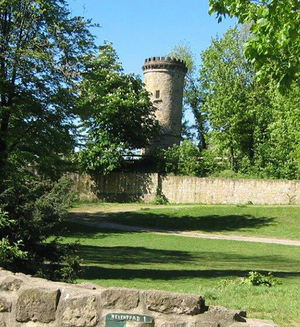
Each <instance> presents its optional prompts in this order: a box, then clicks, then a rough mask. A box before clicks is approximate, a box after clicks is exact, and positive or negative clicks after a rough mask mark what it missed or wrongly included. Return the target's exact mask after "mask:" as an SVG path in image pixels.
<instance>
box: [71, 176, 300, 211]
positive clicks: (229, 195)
mask: <svg viewBox="0 0 300 327" xmlns="http://www.w3.org/2000/svg"><path fill="white" fill-rule="evenodd" d="M71 178H72V179H73V180H74V181H75V185H76V189H77V191H78V192H79V195H80V198H81V199H86V200H104V201H109V202H114V201H115V202H135V201H143V202H145V203H150V202H154V201H155V199H156V196H157V195H160V196H162V197H163V198H164V199H165V200H166V201H167V202H168V203H203V204H269V205H271V204H300V181H287V180H263V179H259V180H255V179H225V178H199V177H182V176H161V175H159V174H137V173H112V174H110V175H107V176H98V177H94V178H92V177H90V176H88V175H71Z"/></svg>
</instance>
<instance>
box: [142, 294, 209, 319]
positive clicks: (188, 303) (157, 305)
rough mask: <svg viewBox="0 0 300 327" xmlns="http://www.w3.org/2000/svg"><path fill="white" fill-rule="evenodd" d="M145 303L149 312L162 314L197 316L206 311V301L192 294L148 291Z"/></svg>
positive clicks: (145, 295)
mask: <svg viewBox="0 0 300 327" xmlns="http://www.w3.org/2000/svg"><path fill="white" fill-rule="evenodd" d="M144 301H145V305H146V308H147V309H148V310H150V311H157V312H161V313H168V314H169V313H172V314H186V315H196V314H198V313H200V312H203V311H205V305H204V299H203V298H202V297H201V296H196V295H190V294H176V293H169V292H162V291H160V292H159V291H146V292H144Z"/></svg>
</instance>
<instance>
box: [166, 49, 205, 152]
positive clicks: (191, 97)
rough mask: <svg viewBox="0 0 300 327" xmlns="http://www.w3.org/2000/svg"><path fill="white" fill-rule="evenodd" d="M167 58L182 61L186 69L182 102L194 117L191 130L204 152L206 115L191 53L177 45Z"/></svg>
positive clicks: (189, 50)
mask: <svg viewBox="0 0 300 327" xmlns="http://www.w3.org/2000/svg"><path fill="white" fill-rule="evenodd" d="M168 57H173V58H176V59H181V60H184V61H185V63H186V66H187V68H188V72H187V75H186V77H185V83H184V90H183V101H184V104H185V106H186V107H187V108H189V109H191V111H192V113H193V115H194V119H195V124H194V125H193V126H191V128H194V129H196V133H197V139H198V147H199V149H204V150H205V149H206V148H207V141H206V136H207V135H206V134H207V115H206V113H205V112H203V110H202V105H203V96H202V94H201V89H200V83H199V77H198V76H197V72H196V67H195V60H194V57H193V53H192V51H191V49H190V48H189V47H188V46H187V45H178V46H175V47H174V48H173V49H172V51H171V52H170V53H169V54H168ZM184 108H185V107H184Z"/></svg>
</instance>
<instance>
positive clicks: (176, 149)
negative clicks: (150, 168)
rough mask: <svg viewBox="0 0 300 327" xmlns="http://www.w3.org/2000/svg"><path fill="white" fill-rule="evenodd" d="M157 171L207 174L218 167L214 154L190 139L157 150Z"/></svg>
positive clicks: (187, 174)
mask: <svg viewBox="0 0 300 327" xmlns="http://www.w3.org/2000/svg"><path fill="white" fill-rule="evenodd" d="M156 156H157V158H158V160H157V161H158V171H159V172H161V173H164V174H170V173H172V174H175V175H185V176H200V177H202V176H208V175H209V174H211V173H212V172H214V171H216V170H218V169H219V168H220V167H219V165H218V162H217V160H216V159H215V157H214V155H213V154H211V153H210V152H209V151H206V150H201V151H200V150H199V148H198V147H197V146H196V145H195V144H194V143H193V142H192V141H190V140H185V141H183V142H182V144H181V145H174V146H173V147H170V148H168V149H162V150H158V151H157V154H156Z"/></svg>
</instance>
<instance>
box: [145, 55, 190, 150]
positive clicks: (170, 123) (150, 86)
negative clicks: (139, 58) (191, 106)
mask: <svg viewBox="0 0 300 327" xmlns="http://www.w3.org/2000/svg"><path fill="white" fill-rule="evenodd" d="M143 71H144V82H145V85H146V89H147V90H148V92H149V93H150V94H151V101H152V102H153V104H154V106H155V108H156V118H157V120H158V121H159V124H160V127H161V133H160V136H159V137H158V138H157V139H156V140H154V142H153V146H154V147H164V148H167V147H170V146H172V145H173V144H179V143H180V138H181V118H182V99H183V86H184V77H185V74H186V72H187V68H186V65H185V63H184V61H182V60H176V59H172V58H168V57H167V58H165V57H152V58H149V59H146V60H145V64H144V66H143Z"/></svg>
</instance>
